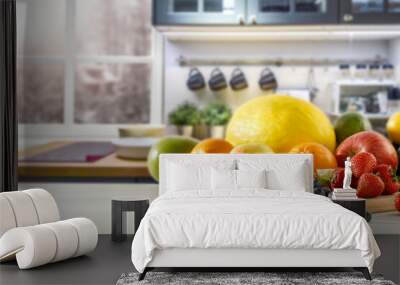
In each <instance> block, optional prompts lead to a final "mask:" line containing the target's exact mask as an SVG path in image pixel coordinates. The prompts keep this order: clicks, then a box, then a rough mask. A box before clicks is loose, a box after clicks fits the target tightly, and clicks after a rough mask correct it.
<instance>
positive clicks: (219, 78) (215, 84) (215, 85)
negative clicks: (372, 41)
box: [208, 68, 228, 91]
mask: <svg viewBox="0 0 400 285" xmlns="http://www.w3.org/2000/svg"><path fill="white" fill-rule="evenodd" d="M208 85H209V86H210V89H211V90H213V91H220V90H222V89H225V88H226V87H227V86H228V85H227V83H226V79H225V75H224V74H223V73H222V71H221V70H220V69H219V68H214V69H213V71H211V75H210V80H208Z"/></svg>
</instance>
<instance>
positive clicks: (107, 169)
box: [18, 141, 150, 179]
mask: <svg viewBox="0 0 400 285" xmlns="http://www.w3.org/2000/svg"><path fill="white" fill-rule="evenodd" d="M73 142H74V141H54V142H50V143H47V144H44V145H39V146H35V147H31V148H28V149H26V150H23V151H21V152H20V153H19V159H22V158H24V157H28V156H32V155H35V154H39V153H43V152H47V151H50V150H53V149H55V148H58V147H62V146H65V145H68V144H70V143H73ZM18 175H19V177H20V178H22V179H24V178H56V177H62V178H68V177H69V178H138V177H146V178H149V177H150V174H149V172H148V170H147V165H146V161H144V160H126V159H121V158H118V157H117V156H116V155H115V153H113V154H110V155H108V156H106V157H104V158H102V159H99V160H97V161H95V162H79V163H76V162H68V163H67V162H51V163H50V162H23V161H20V162H19V163H18Z"/></svg>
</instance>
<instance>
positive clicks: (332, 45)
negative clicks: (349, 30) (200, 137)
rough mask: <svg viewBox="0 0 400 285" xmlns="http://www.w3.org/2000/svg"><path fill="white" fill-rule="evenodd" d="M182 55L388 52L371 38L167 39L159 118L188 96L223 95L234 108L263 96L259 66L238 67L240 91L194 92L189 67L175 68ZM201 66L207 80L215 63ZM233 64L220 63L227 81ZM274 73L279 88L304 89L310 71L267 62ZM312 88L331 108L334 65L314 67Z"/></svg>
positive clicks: (291, 55) (333, 55)
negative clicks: (242, 83)
mask: <svg viewBox="0 0 400 285" xmlns="http://www.w3.org/2000/svg"><path fill="white" fill-rule="evenodd" d="M180 55H182V56H185V57H189V58H190V57H195V58H198V57H202V58H203V57H206V58H211V59H218V58H219V57H229V58H231V57H236V58H242V57H247V58H248V57H257V58H283V59H284V58H300V59H318V58H324V59H325V58H328V59H335V58H345V59H364V58H374V57H375V56H377V55H379V56H381V57H385V58H387V57H388V56H389V44H388V42H387V41H384V40H374V41H372V40H371V41H368V40H367V41H355V42H349V41H343V40H341V41H307V40H305V41H292V42H289V41H286V42H285V41H279V42H272V41H271V42H254V41H253V42H247V43H246V42H227V43H220V42H204V41H203V42H193V41H191V42H183V41H179V42H171V41H168V40H166V43H165V56H164V58H165V69H164V71H165V81H164V82H165V83H164V84H165V87H164V90H165V91H164V96H165V98H164V102H165V106H164V118H167V115H168V113H169V112H170V111H171V110H172V109H173V108H174V107H175V106H176V105H177V104H179V103H181V102H183V101H185V100H189V101H193V102H196V103H198V104H199V105H204V104H206V103H207V102H209V101H214V100H222V101H225V102H227V103H228V104H229V105H231V106H232V107H237V106H238V105H240V104H241V103H243V102H245V101H246V100H248V99H249V98H251V97H254V96H259V95H262V94H263V93H262V91H261V90H260V89H259V87H258V79H259V75H260V72H261V70H262V69H263V68H264V66H243V67H241V69H242V70H243V71H244V73H245V74H246V77H247V79H248V82H249V88H248V89H245V90H244V91H239V92H235V91H231V90H230V89H228V90H226V91H223V92H221V93H220V94H213V93H212V91H210V90H209V89H207V90H205V91H204V92H201V93H197V94H196V93H194V92H192V91H190V90H189V89H187V88H186V79H187V76H188V72H189V69H190V68H189V67H180V66H179V65H178V63H177V58H178V57H179V56H180ZM199 68H200V71H201V72H202V73H203V75H204V76H205V79H206V80H207V81H208V79H209V75H210V72H211V70H212V69H213V68H214V66H201V67H199ZM234 68H235V66H224V67H222V68H221V69H222V71H223V72H224V74H225V76H226V78H227V80H228V81H229V79H230V74H231V72H232V70H233V69H234ZM270 68H271V69H272V71H273V72H274V73H275V75H276V77H277V80H278V84H279V88H306V87H307V78H308V74H309V70H310V69H309V68H308V67H289V66H287V67H270ZM314 70H315V74H316V82H317V87H318V88H319V89H320V93H319V95H318V97H317V98H316V101H315V102H316V104H318V105H319V106H320V107H321V108H322V109H323V110H325V111H331V94H330V87H329V84H330V83H333V82H335V80H337V78H338V67H336V66H334V67H330V68H324V67H317V68H315V69H314Z"/></svg>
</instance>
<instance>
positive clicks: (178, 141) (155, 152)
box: [147, 136, 199, 181]
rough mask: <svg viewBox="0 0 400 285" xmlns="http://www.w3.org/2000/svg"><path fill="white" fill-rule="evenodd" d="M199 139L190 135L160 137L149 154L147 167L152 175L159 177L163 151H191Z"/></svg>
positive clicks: (156, 178)
mask: <svg viewBox="0 0 400 285" xmlns="http://www.w3.org/2000/svg"><path fill="white" fill-rule="evenodd" d="M198 143H199V141H198V140H196V139H193V138H190V137H183V136H168V137H164V138H162V139H160V140H159V141H158V142H156V143H155V144H154V145H153V146H152V147H151V149H150V151H149V154H148V155H147V168H148V169H149V172H150V175H151V176H152V177H153V178H154V179H155V180H157V181H158V179H159V169H158V164H159V157H160V154H163V153H190V152H191V151H192V149H193V148H194V146H195V145H196V144H198Z"/></svg>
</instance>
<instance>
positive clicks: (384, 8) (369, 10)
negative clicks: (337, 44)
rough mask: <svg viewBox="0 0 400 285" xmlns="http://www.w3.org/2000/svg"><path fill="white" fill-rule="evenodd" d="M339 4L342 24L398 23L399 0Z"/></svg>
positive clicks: (356, 1)
mask: <svg viewBox="0 0 400 285" xmlns="http://www.w3.org/2000/svg"><path fill="white" fill-rule="evenodd" d="M340 3H341V8H340V10H341V11H340V12H341V13H340V14H341V15H340V16H341V17H340V21H341V22H342V23H347V24H351V23H354V24H391V23H400V0H342V1H341V2H340Z"/></svg>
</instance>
